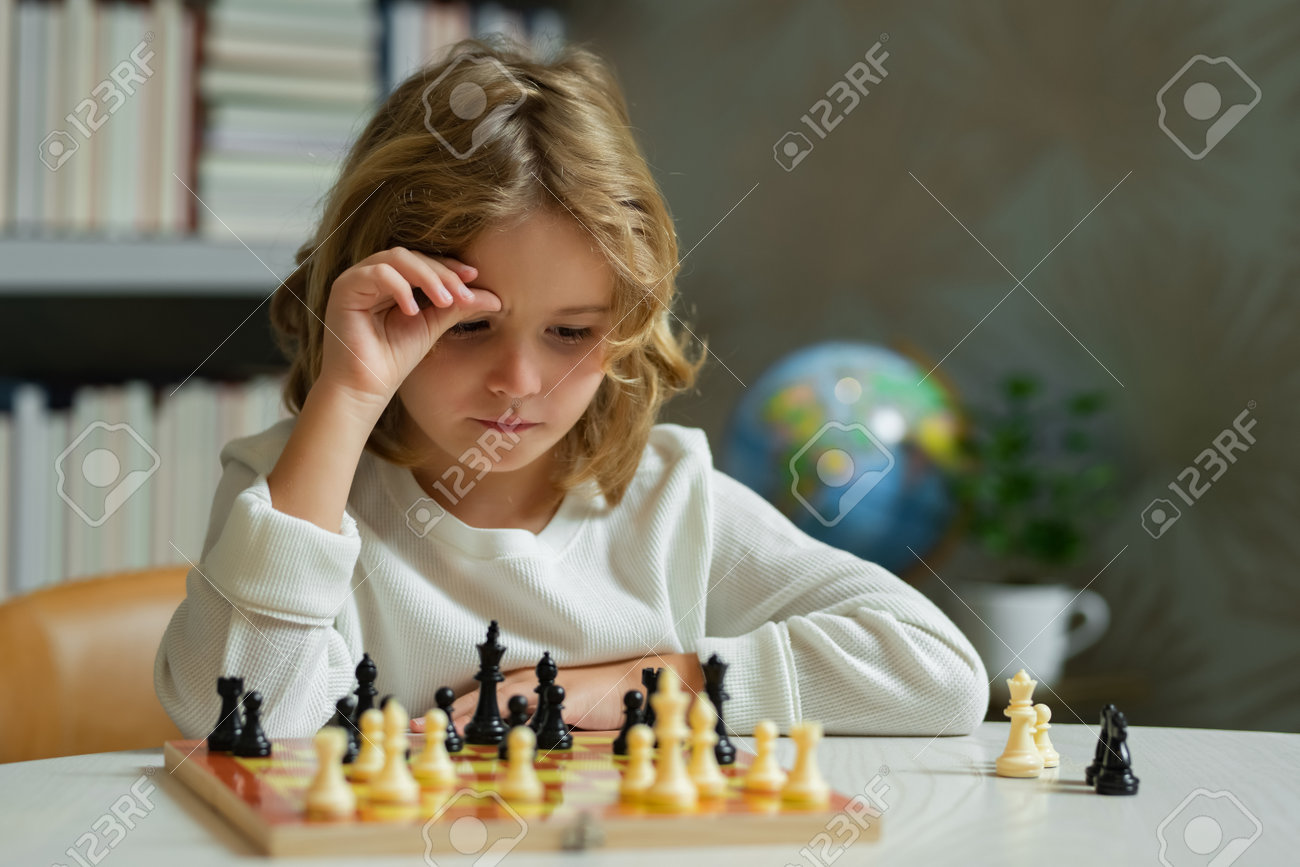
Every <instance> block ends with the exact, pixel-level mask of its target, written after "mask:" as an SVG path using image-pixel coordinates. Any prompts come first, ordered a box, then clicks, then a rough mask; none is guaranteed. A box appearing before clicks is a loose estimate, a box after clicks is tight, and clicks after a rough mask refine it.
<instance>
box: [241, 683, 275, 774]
mask: <svg viewBox="0 0 1300 867" xmlns="http://www.w3.org/2000/svg"><path fill="white" fill-rule="evenodd" d="M233 752H234V754H235V755H237V756H239V757H240V758H243V759H264V758H266V757H268V756H269V755H271V742H270V741H269V740H267V739H266V733H265V732H263V731H262V694H261V693H260V692H258V691H257V690H253V691H252V692H250V693H249V694H248V695H246V696H244V725H243V727H242V729H241V730H240V732H239V740H238V741H236V742H235V749H234V751H233Z"/></svg>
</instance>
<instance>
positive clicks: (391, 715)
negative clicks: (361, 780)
mask: <svg viewBox="0 0 1300 867" xmlns="http://www.w3.org/2000/svg"><path fill="white" fill-rule="evenodd" d="M383 716H384V767H383V770H381V771H380V772H379V775H378V776H376V777H375V778H374V779H373V780H371V781H370V800H372V801H374V802H376V803H380V804H418V803H419V802H420V784H419V783H417V782H416V781H415V777H414V776H412V774H411V768H410V766H409V765H408V764H407V763H406V744H407V741H406V727H407V725H408V724H409V723H410V721H411V720H410V717H408V716H407V715H406V709H405V708H403V707H402V706H401V705H400V704H398V703H397V702H396V701H395V700H394V699H389V700H388V704H386V705H384V710H383Z"/></svg>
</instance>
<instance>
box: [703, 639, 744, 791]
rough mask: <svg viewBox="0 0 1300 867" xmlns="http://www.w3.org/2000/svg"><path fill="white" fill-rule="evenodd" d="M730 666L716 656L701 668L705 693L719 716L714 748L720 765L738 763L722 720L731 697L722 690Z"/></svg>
mask: <svg viewBox="0 0 1300 867" xmlns="http://www.w3.org/2000/svg"><path fill="white" fill-rule="evenodd" d="M728 667H729V666H728V664H727V663H725V662H723V661H722V659H721V658H720V657H719V656H718V655H717V654H716V653H714V654H712V655H710V656H709V661H708V662H706V663H704V665H702V666H701V668H702V669H703V671H704V693H705V694H706V695H707V696H708V697H709V701H710V702H712V703H713V709H714V710H715V711H716V712H717V714H718V724H717V726H716V728H715V729H714V731H715V732H716V733H717V735H718V742H717V744H715V745H714V747H713V754H714V756H716V757H717V759H718V764H720V765H730V764H733V763H734V762H735V761H736V747H735V745H734V744H733V743H732V742H731V739H730V738H728V737H727V724H726V723H725V722H724V721H723V719H722V703H723V702H724V701H726V700H727V699H729V698H731V696H729V695H727V691H726V690H725V689H723V688H722V681H723V679H724V678H725V677H726V676H727V668H728Z"/></svg>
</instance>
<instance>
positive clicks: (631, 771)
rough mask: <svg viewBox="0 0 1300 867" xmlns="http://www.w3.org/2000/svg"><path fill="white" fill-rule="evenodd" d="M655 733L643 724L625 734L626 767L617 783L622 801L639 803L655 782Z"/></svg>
mask: <svg viewBox="0 0 1300 867" xmlns="http://www.w3.org/2000/svg"><path fill="white" fill-rule="evenodd" d="M654 743H655V733H654V732H653V731H651V730H650V726H648V725H646V724H645V723H637V724H636V725H634V726H632V728H630V729H628V732H627V755H628V762H627V767H626V768H625V769H624V770H623V779H622V781H621V782H620V783H619V787H618V794H619V797H620V798H622V799H623V800H624V801H639V800H641V798H642V796H643V795H645V792H646V790H647V789H649V788H650V786H651V785H652V784H653V783H654V781H655V764H654Z"/></svg>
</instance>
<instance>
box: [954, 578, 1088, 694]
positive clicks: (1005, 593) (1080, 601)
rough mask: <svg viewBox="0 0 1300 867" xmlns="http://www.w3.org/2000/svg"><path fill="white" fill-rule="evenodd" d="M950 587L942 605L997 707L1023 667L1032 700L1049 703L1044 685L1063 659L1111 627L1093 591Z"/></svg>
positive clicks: (1051, 682)
mask: <svg viewBox="0 0 1300 867" xmlns="http://www.w3.org/2000/svg"><path fill="white" fill-rule="evenodd" d="M950 589H951V591H952V592H947V593H946V597H945V598H941V600H940V603H941V607H942V608H943V609H944V611H946V612H947V614H948V616H949V617H951V618H952V620H953V622H954V623H956V624H957V626H958V628H960V629H961V631H962V632H963V633H965V635H966V637H967V638H969V639H970V642H971V644H973V645H974V646H975V650H976V651H977V652H978V653H979V655H980V658H981V659H983V660H984V667H985V668H986V669H987V670H988V675H989V678H990V679H992V681H993V683H992V685H991V687H990V692H991V694H992V700H993V702H994V703H995V704H1000V703H1004V702H1005V700H1006V697H1007V695H1008V693H1007V684H1006V680H1007V678H1009V677H1012V676H1014V675H1015V673H1016V672H1017V671H1019V670H1020V669H1022V668H1023V669H1025V671H1027V672H1028V673H1029V676H1030V677H1032V678H1034V679H1035V680H1037V681H1038V682H1039V686H1038V689H1037V690H1036V691H1035V694H1034V699H1035V701H1044V702H1047V703H1048V704H1052V697H1051V695H1050V693H1049V692H1048V691H1047V690H1046V689H1045V688H1044V685H1046V686H1048V687H1054V686H1055V685H1056V684H1057V683H1058V682H1059V680H1060V678H1061V671H1062V670H1063V668H1064V667H1065V661H1066V660H1067V659H1069V658H1070V657H1072V656H1074V655H1075V654H1077V653H1079V652H1080V651H1082V650H1084V649H1086V648H1088V647H1090V646H1091V645H1093V644H1094V643H1096V641H1097V640H1098V639H1099V638H1101V636H1102V635H1104V634H1105V632H1106V627H1107V626H1109V625H1110V607H1109V606H1108V605H1107V604H1106V600H1105V599H1103V598H1101V596H1099V595H1097V594H1096V593H1094V592H1092V591H1091V590H1075V589H1074V588H1073V587H1068V586H1066V585H1064V584H1048V585H1015V584H989V583H985V582H978V581H962V582H954V583H952V585H951V588H950ZM954 595H955V597H956V598H954Z"/></svg>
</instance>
